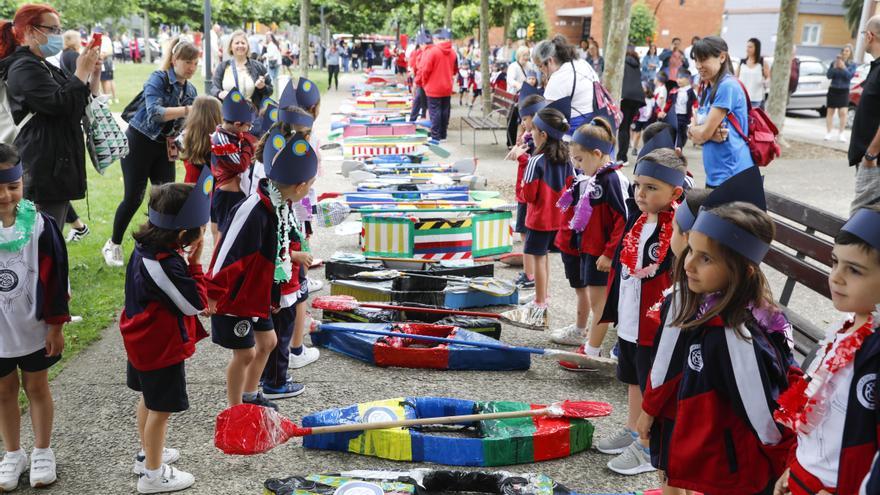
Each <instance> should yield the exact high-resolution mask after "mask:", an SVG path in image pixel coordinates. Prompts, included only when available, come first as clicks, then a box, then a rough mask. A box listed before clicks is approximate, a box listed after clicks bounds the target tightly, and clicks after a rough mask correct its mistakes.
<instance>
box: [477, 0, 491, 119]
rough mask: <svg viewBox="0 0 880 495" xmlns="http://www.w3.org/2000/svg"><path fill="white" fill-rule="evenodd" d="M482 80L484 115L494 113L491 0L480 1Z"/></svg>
mask: <svg viewBox="0 0 880 495" xmlns="http://www.w3.org/2000/svg"><path fill="white" fill-rule="evenodd" d="M480 79H481V80H482V81H483V84H482V88H483V115H485V116H488V115H489V112H491V111H492V88H490V87H489V0H480Z"/></svg>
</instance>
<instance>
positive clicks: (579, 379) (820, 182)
mask: <svg viewBox="0 0 880 495" xmlns="http://www.w3.org/2000/svg"><path fill="white" fill-rule="evenodd" d="M357 78H358V76H357V75H355V74H342V75H341V77H340V79H341V81H340V82H341V84H340V87H341V88H346V89H347V88H348V87H349V86H350V85H351V84H352V83H353V82H355V81H356V80H357ZM321 82H323V81H321ZM321 87H322V88H323V87H324V86H323V84H321ZM346 96H347V93H346V92H344V91H339V92H329V93H325V94H324V96H323V101H322V105H321V107H322V110H323V112H325V113H324V114H322V115H321V116H320V118H319V119H318V122H317V124H316V125H317V127H316V132H317V135H318V136H326V135H327V133H328V132H329V123H330V119H329V115H328V114H329V112H331V111H332V110H333V109H335V108H338V106H339V104H340V103H341V102H342V100H343V99H344V98H345V97H346ZM466 111H467V109H466V108H463V107H459V106H458V105H454V108H453V118H452V122H453V124H452V125H451V126H450V127H451V130H450V134H449V135H450V140H449V143H448V147H449V148H450V149H451V150H452V152H453V156H454V157H465V156H469V155H470V154H471V132H470V131H469V130H465V132H464V139H465V144H464V145H459V131H458V124H457V122H458V118H457V117H460V116H461V115H463V114H465V113H466ZM817 136H818V137H817V138H816V139H821V136H822V135H821V134H818V135H817ZM499 138H500V139H503V137H502V136H501V135H500V133H499ZM814 141H815V139H814ZM476 149H477V156H478V157H479V168H478V173H480V174H481V175H483V176H485V177H488V178H489V181H490V185H491V186H492V187H494V188H498V189H499V190H501V191H502V192H503V193H504V195H505V196H506V197H507V198H508V199H512V186H513V181H514V177H515V164H514V163H513V162H505V161H503V159H502V158H503V156H504V154H505V152H506V149H505V147H504V146H503V143H502V145H494V144H492V137H491V133H487V132H482V133H479V135H478V136H477V147H476ZM686 154H687V157H688V159H689V161H690V164H691V169H692V171H693V172H694V175H695V176H696V178H697V182H698V183H702V182H703V178H704V174H703V173H702V167H701V164H700V155H699V150H698V149H696V148H693V147H688V149H687V150H686ZM324 157H325V159H324V164H323V168H324V172H323V176H322V177H321V178H320V179H319V180H318V182H317V186H316V187H317V188H318V189H319V191H321V192H323V191H338V190H342V189H345V188H349V187H350V185H349V184H348V183H347V181H346V180H344V179H343V178H342V177H341V176H340V175H337V174H336V172H337V170H338V167H339V163H340V161H339V158H338V157H334V156H333V153H325V155H324ZM626 170H627V171H631V167H628V168H627V169H626ZM764 171H765V173H766V187H767V188H768V189H771V190H774V191H777V192H780V193H782V194H786V195H789V196H792V197H796V198H798V199H800V200H801V201H805V202H807V203H810V204H813V205H816V206H819V207H821V208H824V209H827V210H830V211H832V212H835V213H838V214H841V215H843V214H845V213H846V211H847V208H848V204H849V199H850V198H851V196H852V186H853V178H852V173H851V171H850V170H849V169H848V168H847V167H846V165H845V160H844V157H843V154H842V153H840V152H838V151H834V150H829V149H826V148H822V147H817V146H811V145H808V144H801V143H794V144H793V146H792V147H791V148H789V149H787V150H786V156H784V157H783V158H782V159H780V160H777V161H776V162H774V163H773V164H772V165H771V166H770V167H768V168H766V169H765V170H764ZM311 245H312V247H313V249H314V250H315V253H316V255H317V256H319V257H323V258H328V257H330V256H331V255H332V253H334V252H335V251H340V250H342V251H355V250H357V237H356V236H354V235H351V236H338V235H334V234H333V233H332V231H329V230H323V229H319V230H318V231H317V233H316V235H315V237H314V240H313V241H312V242H311ZM206 256H207V254H206ZM551 270H552V272H553V274H554V277H552V280H551V300H550V307H551V324H552V326H554V327H556V326H563V325H567V324H568V323H570V322H572V321H573V317H574V314H573V305H572V304H571V300H572V293H571V290H570V289H569V288H568V285H567V283H566V282H565V280H564V278H563V277H562V276H561V274H562V266H561V263H560V262H559V259H558V258H557V257H553V258H552V267H551ZM497 273H498V275H499V276H500V277H513V276H514V275H515V274H516V271H515V270H513V269H510V268H504V267H498V269H497ZM313 275H314V276H316V277H318V278H322V270H320V269H319V270H316V271H315V272H314V273H313ZM771 278H772V280H773V285H774V288H775V289H777V290H779V287H780V284H781V277H780V276H779V275H778V274H771ZM327 293H328V291H327V290H324V291H322V292H320V293H319V295H325V294H327ZM75 296H76V295H75V294H74V297H75ZM795 300H796V302H795V304H794V305H795V309H801V310H804V311H805V312H806V313H807V314H808V315H810V316H812V317H814V318H816V319H817V320H824V319H828V318H829V317H830V314H831V313H830V311H829V308H828V307H827V305H824V306H823V304H824V302H823V301H821V300H819V298H818V297H817V296H811V295H810V294H807V293H806V292H805V293H803V294H801V293H800V292H797V291H796V294H795ZM502 339H503V340H504V341H505V342H509V343H512V344H517V345H530V346H539V347H541V346H545V345H547V344H548V337H547V334H546V333H541V332H535V331H530V330H523V329H518V328H513V327H509V326H505V328H504V330H503V333H502ZM613 339H614V333H613V332H610V334H609V337H608V339H607V341H606V347H609V346H610V344H611V343H613ZM229 357H230V355H229V352H228V351H225V350H223V349H221V348H219V347H218V346H215V345H213V344H212V343H210V342H209V341H203V342H202V343H200V344H199V346H198V351H197V353H196V355H195V356H194V358H193V359H191V360H190V361H189V362H188V363H187V371H188V383H189V395H190V403H191V409H190V410H189V411H187V412H185V413H182V414H178V415H174V416H173V417H172V420H171V424H170V431H169V435H168V445H169V446H171V447H176V448H179V449H180V450H181V452H182V458H181V460H180V461H179V463H178V466H179V467H180V468H181V469H184V470H187V471H190V472H192V473H193V474H194V475H195V476H196V479H197V482H196V485H195V486H194V487H193V488H192V489H190V490H189V491H188V492H186V493H191V494H211V495H215V494H230V493H252V494H257V493H260V492H261V484H262V482H263V481H264V480H265V479H267V478H269V477H285V476H290V475H294V474H299V475H305V474H309V473H319V472H332V471H338V470H342V469H380V468H393V469H406V468H409V467H415V465H414V464H407V463H394V462H388V461H382V460H378V459H374V458H369V457H362V456H358V455H354V454H345V453H335V452H325V451H313V450H305V449H303V448H302V446H301V444H300V442H299V441H296V440H294V441H291V442H289V443H288V444H287V445H284V446H281V447H279V448H276V449H275V450H273V451H271V452H269V453H267V454H264V455H259V456H253V457H231V456H225V455H223V454H222V453H220V452H219V451H217V450H216V449H215V448H214V447H213V443H212V433H213V425H214V417H215V416H216V414H217V413H218V412H219V411H220V410H222V408H223V407H224V405H225V394H224V368H225V366H226V363H227V361H228V359H229ZM124 370H125V353H124V350H123V346H122V342H121V339H120V336H119V331H118V328H117V327H116V326H112V327H110V328H108V329H107V330H106V331H105V332H104V336H103V338H102V339H101V340H100V341H99V342H97V343H96V344H95V345H93V346H92V347H91V348H90V349H88V350H86V351H84V352H83V353H82V354H81V355H80V356H79V357H78V358H77V359H76V360H74V361H73V362H71V363H70V364H69V365H68V367H67V368H66V369H65V370H64V371H63V372H62V373H61V374H60V375H59V376H58V378H57V379H56V380H55V381H54V382H53V384H52V389H53V393H54V396H55V399H56V425H55V435H54V437H53V447H54V448H55V452H56V455H57V458H58V476H59V481H58V483H57V485H56V486H55V487H54V488H53V489H52V492H53V493H133V492H134V491H135V490H134V487H135V484H136V479H135V477H134V476H133V475H132V474H131V471H130V470H131V465H132V460H133V457H134V454H135V453H136V451H137V437H136V429H135V418H134V411H135V403H136V401H137V395H136V394H135V393H134V392H131V391H130V390H128V389H127V388H126V387H125V376H124ZM293 376H294V377H295V378H296V379H297V380H298V381H301V382H303V383H304V384H305V386H306V392H305V393H304V394H303V395H302V396H300V397H297V398H294V399H288V400H284V401H279V404H280V406H281V411H282V413H284V414H285V415H287V416H289V417H291V418H294V420H298V419H299V418H301V417H302V416H303V415H305V414H308V413H310V412H314V411H317V410H321V409H326V408H331V407H341V406H346V405H349V404H353V403H356V402H364V401H369V400H376V399H384V398H392V397H400V396H407V395H409V396H425V395H437V396H451V397H461V398H468V399H477V400H502V399H512V400H522V401H528V402H533V403H546V402H548V401H556V400H563V399H573V400H602V401H608V402H610V403H611V404H613V406H614V407H615V412H614V413H613V414H612V416H611V417H609V418H604V419H600V420H597V421H595V425H596V433H597V436H600V435H602V434H605V433H608V432H611V431H612V430H613V429H614V428H615V427H617V426H618V425H620V424H622V422H623V421H624V418H625V394H624V386H623V385H621V384H620V383H618V382H617V381H616V380H615V379H614V378H613V377H611V376H604V375H601V374H596V373H582V374H573V373H569V372H566V371H563V370H562V369H560V368H559V367H558V366H557V365H556V363H554V362H552V361H546V360H541V358H535V359H534V360H533V366H532V369H530V370H528V371H525V372H500V373H489V372H433V371H416V370H406V369H380V368H375V367H372V366H368V365H366V364H362V363H360V362H356V361H354V360H351V359H348V358H345V357H342V356H339V355H336V354H333V353H332V352H329V351H322V354H321V358H320V359H319V360H318V361H317V362H316V363H315V364H312V365H310V366H308V367H306V368H304V369H302V370H298V371H296V372H295V373H293ZM23 431H24V432H26V433H25V435H24V439H23V445H25V446H26V448H28V449H29V448H30V446H31V445H32V439H31V437H30V434H29V433H28V432H29V431H30V424H29V420H28V419H27V418H24V420H23ZM609 459H610V457H608V456H604V455H602V454H600V453H598V452H596V451H589V452H586V453H581V454H577V455H575V456H572V457H569V458H565V459H560V460H556V461H549V462H542V463H539V464H532V465H521V466H510V467H506V468H505V469H506V470H509V471H512V472H528V471H530V472H542V473H545V474H547V475H549V476H551V477H553V478H554V479H556V480H557V481H559V482H560V483H563V484H565V485H567V486H569V487H571V488H576V489H578V490H579V491H581V492H585V493H602V492H606V493H607V492H624V491H630V490H635V489H646V488H651V487H655V486H657V480H656V477H655V476H654V475H651V474H647V475H641V476H636V477H624V476H619V475H616V474H614V473H612V472H610V471H609V470H608V469H607V468H606V467H605V464H606V463H607V461H608V460H609ZM434 467H438V466H434ZM24 485H27V482H26V480H25V482H24ZM19 493H36V491H34V490H31V489H30V488H26V489H20V490H19ZM41 493H42V492H41Z"/></svg>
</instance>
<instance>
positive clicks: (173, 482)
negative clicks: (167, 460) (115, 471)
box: [137, 464, 196, 493]
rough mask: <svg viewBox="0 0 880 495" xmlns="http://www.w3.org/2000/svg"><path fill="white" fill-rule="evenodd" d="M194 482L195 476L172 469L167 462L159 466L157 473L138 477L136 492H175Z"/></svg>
mask: <svg viewBox="0 0 880 495" xmlns="http://www.w3.org/2000/svg"><path fill="white" fill-rule="evenodd" d="M195 482H196V478H195V477H194V476H193V475H191V474H189V473H187V472H186V471H181V470H179V469H174V468H173V467H171V466H169V465H168V464H162V467H161V468H159V474H157V475H156V476H155V477H152V478H151V477H150V476H149V475H147V474H144V475H143V476H141V477H140V478H138V484H137V491H138V493H168V492H176V491H180V490H186V489H187V488H189V487H191V486H193V483H195Z"/></svg>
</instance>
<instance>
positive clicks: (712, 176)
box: [697, 76, 755, 187]
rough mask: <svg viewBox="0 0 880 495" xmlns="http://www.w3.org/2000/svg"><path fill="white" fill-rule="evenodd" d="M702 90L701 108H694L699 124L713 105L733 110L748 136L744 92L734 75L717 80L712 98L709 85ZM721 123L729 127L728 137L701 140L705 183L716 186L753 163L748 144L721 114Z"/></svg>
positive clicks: (726, 117)
mask: <svg viewBox="0 0 880 495" xmlns="http://www.w3.org/2000/svg"><path fill="white" fill-rule="evenodd" d="M703 93H704V94H703V95H702V98H701V102H700V108H699V110H698V111H697V123H698V124H701V123H703V122H705V119H706V118H707V117H708V115H709V111H710V110H711V109H712V108H721V109H724V110H725V111H727V112H729V113H733V115H735V116H736V120H737V121H738V122H739V124H740V127H741V128H742V131H743V133H744V134H745V135H746V136H748V135H749V114H748V105H747V104H746V95H745V92H743V89H742V86H740V85H739V82H738V81H737V79H736V78H735V77H733V76H725V77H724V78H723V79H722V80H721V82H720V83H718V91H716V93H715V98H714V99H711V98H710V96H711V94H712V89H711V88H707V89H706V91H704V92H703ZM710 100H711V101H710ZM723 123H724V124H726V125H727V128H728V129H729V130H730V132H729V133H728V134H727V140H726V141H724V142H722V143H716V142H715V141H711V140H710V141H706V142H705V143H703V168H705V170H706V185H708V186H710V187H718V186H720V185H721V184H722V183H723V182H724V181H726V180H727V179H729V178H730V177H731V176H734V175H736V174H738V173H740V172H742V171H743V170H745V169H747V168H749V167H754V166H755V162H754V161H752V154H751V152H750V151H749V146H748V144H747V143H746V141H745V139H743V138H742V136H740V135H739V133H738V132H736V130H735V129H734V128H733V125H731V123H730V118H729V116H725V117H724V121H723Z"/></svg>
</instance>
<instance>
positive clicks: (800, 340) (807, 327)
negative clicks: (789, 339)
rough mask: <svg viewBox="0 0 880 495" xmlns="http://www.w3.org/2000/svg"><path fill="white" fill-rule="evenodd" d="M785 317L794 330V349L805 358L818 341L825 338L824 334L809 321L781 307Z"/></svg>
mask: <svg viewBox="0 0 880 495" xmlns="http://www.w3.org/2000/svg"><path fill="white" fill-rule="evenodd" d="M782 310H783V311H784V312H785V316H786V317H787V318H788V321H789V322H790V323H791V326H792V328H794V335H793V336H794V349H795V351H796V352H797V353H798V354H800V355H801V356H807V355H808V354H810V352H812V350H813V349H815V348H816V346H817V345H818V343H819V341H820V340H822V339H823V338H825V332H823V331H822V329H821V328H819V327H817V326H816V325H813V324H812V323H811V322H810V321H809V320H807V319H806V318H804V317H802V316H800V315H799V314H797V313H795V312H794V311H791V310H790V309H788V308H786V307H783V308H782Z"/></svg>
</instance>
